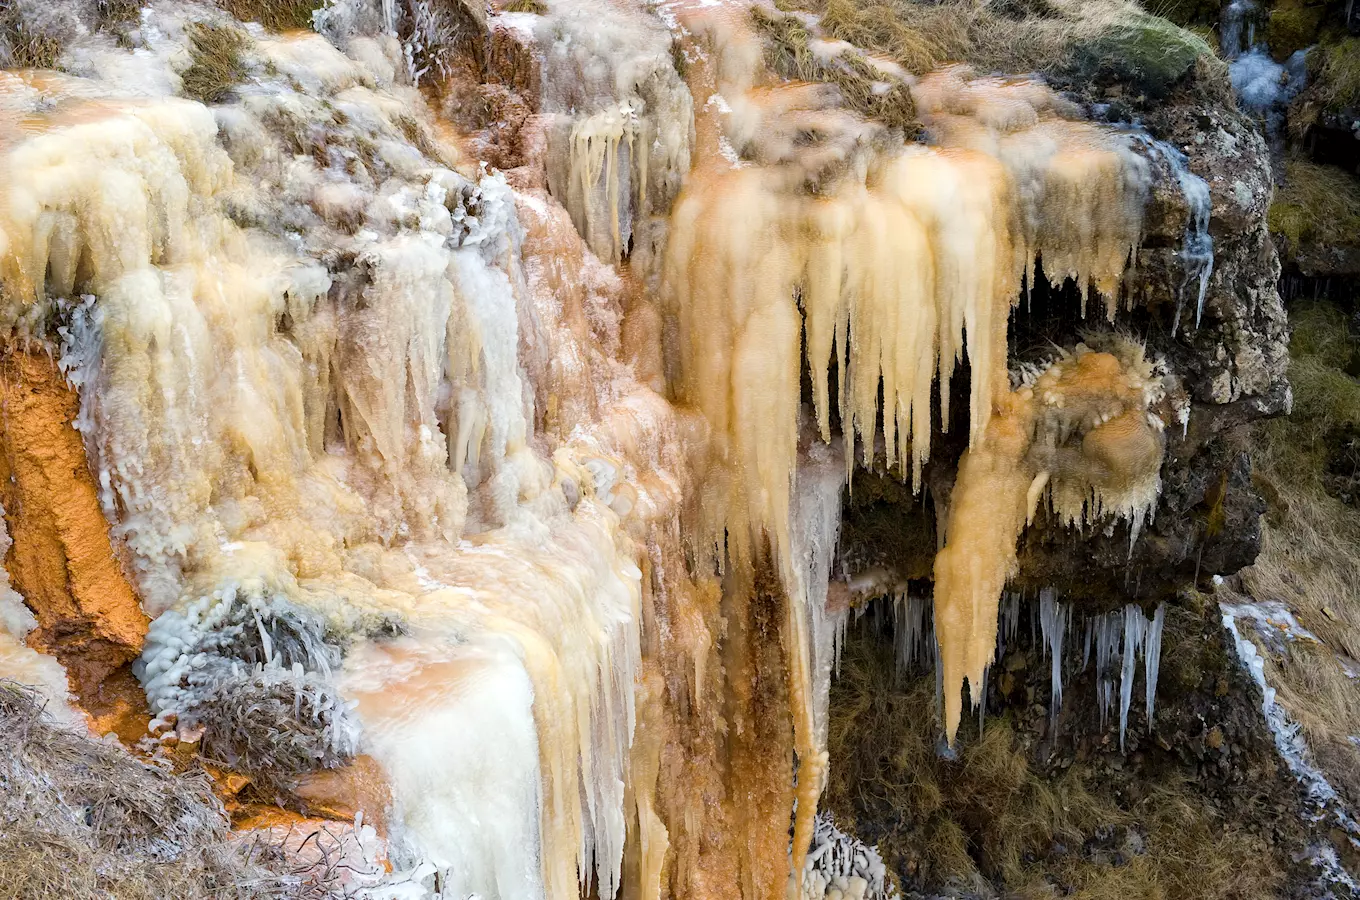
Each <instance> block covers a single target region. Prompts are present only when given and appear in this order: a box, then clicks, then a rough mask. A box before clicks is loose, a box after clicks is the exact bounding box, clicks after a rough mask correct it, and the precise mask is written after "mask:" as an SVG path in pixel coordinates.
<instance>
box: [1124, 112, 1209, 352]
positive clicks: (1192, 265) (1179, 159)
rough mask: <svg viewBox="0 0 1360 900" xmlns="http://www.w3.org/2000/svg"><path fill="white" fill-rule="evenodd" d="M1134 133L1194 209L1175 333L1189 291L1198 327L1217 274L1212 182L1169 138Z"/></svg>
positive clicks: (1185, 244) (1188, 229) (1185, 247)
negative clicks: (1211, 221) (1211, 227)
mask: <svg viewBox="0 0 1360 900" xmlns="http://www.w3.org/2000/svg"><path fill="white" fill-rule="evenodd" d="M1131 134H1132V135H1133V136H1134V139H1135V140H1136V141H1138V143H1140V144H1141V145H1142V146H1143V147H1144V148H1146V149H1147V151H1148V153H1149V155H1151V156H1153V157H1154V158H1156V159H1160V160H1162V161H1163V162H1164V163H1165V164H1166V165H1167V166H1168V167H1169V168H1170V169H1171V173H1172V174H1173V175H1174V176H1175V178H1176V183H1177V184H1178V185H1179V186H1180V189H1181V196H1183V197H1184V198H1185V205H1186V206H1187V207H1188V208H1189V210H1190V218H1189V220H1188V221H1187V222H1186V223H1185V240H1184V241H1183V242H1182V244H1181V249H1180V254H1179V255H1180V259H1181V265H1182V267H1183V268H1184V270H1185V277H1184V279H1183V280H1182V281H1181V286H1180V291H1179V293H1178V295H1177V303H1176V318H1175V321H1173V322H1172V323H1171V333H1172V335H1175V334H1176V331H1177V330H1178V329H1179V327H1180V318H1181V317H1180V312H1181V308H1182V305H1183V304H1184V303H1185V299H1186V296H1187V293H1188V292H1190V291H1193V292H1194V296H1195V327H1196V328H1198V327H1199V324H1200V319H1201V318H1202V317H1203V315H1204V297H1205V295H1206V294H1207V293H1208V290H1209V279H1210V277H1212V276H1213V274H1214V239H1213V237H1212V236H1210V234H1209V219H1210V215H1211V213H1212V211H1213V201H1212V198H1211V197H1210V195H1209V183H1208V182H1207V181H1205V180H1204V179H1203V178H1201V177H1200V176H1199V175H1196V174H1195V173H1194V172H1192V171H1190V160H1189V159H1188V158H1187V157H1186V155H1185V154H1184V153H1182V152H1181V151H1180V150H1179V149H1178V148H1176V147H1175V146H1173V145H1172V144H1170V143H1168V142H1166V141H1159V140H1157V139H1156V138H1154V137H1152V136H1151V135H1149V134H1146V133H1145V132H1142V131H1133V132H1131Z"/></svg>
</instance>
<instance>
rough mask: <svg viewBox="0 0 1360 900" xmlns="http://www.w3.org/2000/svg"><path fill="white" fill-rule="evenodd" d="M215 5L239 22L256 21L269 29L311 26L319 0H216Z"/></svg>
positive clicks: (283, 29)
mask: <svg viewBox="0 0 1360 900" xmlns="http://www.w3.org/2000/svg"><path fill="white" fill-rule="evenodd" d="M217 5H218V6H220V7H221V8H222V9H223V10H225V11H226V12H228V13H230V14H231V16H232V17H233V18H235V19H236V20H237V21H240V22H258V23H260V24H261V25H263V26H264V27H265V28H267V29H269V30H270V31H293V30H296V29H299V28H311V27H312V13H313V12H314V11H315V10H316V8H317V7H318V6H320V5H321V2H320V0H217Z"/></svg>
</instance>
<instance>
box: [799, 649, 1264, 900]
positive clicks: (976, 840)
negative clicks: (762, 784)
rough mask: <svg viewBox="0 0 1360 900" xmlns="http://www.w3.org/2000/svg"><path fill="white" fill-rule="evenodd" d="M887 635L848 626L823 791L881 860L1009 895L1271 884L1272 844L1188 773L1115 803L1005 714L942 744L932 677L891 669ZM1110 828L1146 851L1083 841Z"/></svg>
mask: <svg viewBox="0 0 1360 900" xmlns="http://www.w3.org/2000/svg"><path fill="white" fill-rule="evenodd" d="M885 643H886V642H883V641H879V640H877V639H875V638H872V637H870V638H865V637H862V636H853V635H852V636H851V638H850V640H849V641H848V643H847V646H846V656H845V658H844V660H843V663H842V669H841V677H840V679H839V680H838V681H837V683H836V684H835V685H834V686H833V688H832V696H831V710H832V715H831V724H830V735H829V741H828V744H829V752H830V758H831V773H830V781H829V784H828V787H827V794H826V800H825V805H826V807H827V808H828V809H830V810H832V811H833V812H834V813H835V814H836V815H838V816H840V817H842V818H843V819H844V820H845V821H847V822H855V821H858V822H859V826H860V827H859V837H861V838H862V839H864V840H867V841H871V842H876V843H877V845H878V847H879V850H880V852H882V853H883V856H884V859H885V861H886V862H887V863H888V865H889V866H890V867H892V868H894V869H896V870H897V871H899V872H905V873H907V874H909V875H911V876H914V877H916V878H917V879H918V881H920V882H921V883H923V884H924V885H926V886H929V887H930V888H931V889H938V888H939V887H942V886H945V885H952V886H956V887H961V888H964V889H973V890H978V891H982V892H984V893H986V892H988V891H990V890H991V889H1001V890H1003V891H1004V895H1005V896H1008V897H1054V896H1075V897H1081V898H1088V900H1105V898H1111V900H1128V898H1134V897H1136V898H1163V897H1165V898H1180V897H1196V898H1204V900H1217V898H1222V900H1227V898H1236V900H1248V898H1250V900H1256V898H1260V897H1267V896H1273V895H1274V893H1275V890H1276V888H1277V887H1278V885H1279V881H1280V873H1279V872H1277V871H1276V869H1275V860H1274V857H1273V856H1272V855H1271V854H1270V853H1269V852H1267V851H1266V850H1265V848H1263V847H1261V846H1260V845H1259V844H1257V843H1256V842H1255V841H1254V840H1253V839H1251V838H1249V837H1247V836H1246V835H1244V834H1242V833H1240V832H1238V831H1237V830H1235V829H1233V828H1232V827H1231V826H1230V825H1229V824H1228V823H1225V822H1224V821H1222V819H1221V818H1219V817H1218V816H1217V814H1216V813H1215V812H1214V810H1213V809H1212V808H1211V807H1210V806H1209V805H1208V804H1207V802H1206V801H1205V800H1204V799H1203V798H1202V797H1200V796H1198V795H1197V794H1196V792H1195V785H1193V784H1188V783H1181V782H1178V781H1175V780H1174V779H1172V780H1167V779H1165V778H1163V779H1159V781H1158V783H1157V785H1156V786H1155V787H1151V788H1149V789H1147V790H1145V791H1144V792H1143V794H1142V796H1141V799H1139V800H1137V801H1135V802H1133V803H1132V805H1129V806H1125V805H1121V804H1120V803H1118V802H1116V800H1115V797H1114V791H1113V790H1112V789H1111V787H1110V786H1108V785H1104V784H1102V783H1101V782H1100V780H1099V779H1098V778H1097V777H1096V776H1095V775H1094V773H1093V772H1092V771H1090V770H1089V769H1088V768H1086V767H1083V766H1082V765H1081V764H1078V765H1074V766H1073V767H1072V768H1070V769H1069V770H1067V771H1066V772H1064V773H1063V774H1061V775H1058V776H1055V777H1052V778H1050V777H1047V776H1045V775H1043V774H1042V773H1041V772H1039V771H1036V769H1035V768H1034V767H1032V766H1031V765H1030V763H1029V760H1028V758H1027V757H1026V755H1025V753H1024V751H1023V750H1022V749H1021V748H1020V747H1019V746H1018V745H1017V740H1016V737H1015V735H1014V733H1013V731H1012V729H1011V727H1010V725H1009V723H1008V720H1007V719H1006V718H1005V717H1002V718H998V719H993V720H991V721H989V722H988V723H987V726H986V728H985V729H984V731H983V733H982V735H981V736H980V737H979V736H978V735H977V731H976V726H972V727H971V728H970V727H969V726H967V725H965V733H963V734H962V736H961V742H960V748H959V758H958V759H957V760H956V761H950V760H946V759H943V758H941V757H940V756H938V755H937V753H936V743H935V742H936V725H935V723H936V717H935V715H934V714H933V706H934V683H933V679H931V678H919V679H915V680H913V681H912V682H910V683H908V684H906V685H902V684H900V683H898V679H897V678H896V677H895V674H894V671H893V663H892V657H891V649H890V648H889V647H886V646H884V644H885ZM969 731H971V733H967V732H969ZM1111 833H1115V834H1126V833H1136V834H1140V835H1143V836H1145V838H1144V839H1145V847H1144V850H1145V852H1143V853H1141V854H1140V853H1132V854H1128V855H1127V857H1126V858H1124V859H1115V858H1114V856H1113V854H1109V853H1106V854H1104V855H1102V854H1098V853H1088V852H1084V850H1083V848H1084V847H1086V846H1089V845H1091V844H1093V843H1094V842H1098V841H1099V840H1100V839H1101V838H1102V836H1106V837H1108V835H1110V834H1111ZM1116 862H1119V863H1120V864H1115V863H1116Z"/></svg>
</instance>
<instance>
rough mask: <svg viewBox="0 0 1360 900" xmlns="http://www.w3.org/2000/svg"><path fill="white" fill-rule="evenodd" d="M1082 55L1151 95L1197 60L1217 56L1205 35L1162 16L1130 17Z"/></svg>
mask: <svg viewBox="0 0 1360 900" xmlns="http://www.w3.org/2000/svg"><path fill="white" fill-rule="evenodd" d="M1078 55H1079V57H1082V58H1084V59H1085V60H1086V61H1088V65H1091V66H1092V67H1093V68H1095V69H1096V70H1098V71H1100V72H1103V73H1109V74H1112V75H1114V76H1115V77H1117V78H1119V79H1120V80H1128V81H1132V82H1133V83H1135V84H1136V85H1137V86H1138V88H1139V89H1140V90H1141V91H1142V92H1144V93H1147V94H1152V95H1160V94H1164V93H1165V92H1166V91H1167V90H1168V89H1169V88H1170V87H1171V86H1172V85H1173V84H1175V83H1176V82H1178V81H1180V80H1181V79H1182V78H1184V77H1185V76H1186V75H1187V74H1189V73H1190V71H1191V69H1192V68H1194V65H1195V63H1196V61H1198V60H1199V59H1200V58H1202V57H1206V56H1213V55H1214V50H1213V47H1211V46H1210V45H1209V43H1208V41H1206V40H1205V39H1204V38H1203V37H1201V36H1200V35H1198V34H1195V33H1194V32H1192V31H1190V30H1188V29H1185V28H1181V27H1180V26H1178V25H1176V24H1175V23H1174V22H1171V21H1169V20H1167V19H1163V18H1161V17H1159V16H1153V15H1148V14H1142V15H1137V16H1133V17H1130V18H1128V19H1126V20H1125V21H1123V22H1122V23H1120V24H1118V25H1115V26H1114V27H1112V28H1110V29H1109V30H1107V31H1106V32H1105V33H1104V34H1102V35H1101V36H1100V37H1098V38H1095V39H1094V40H1092V41H1091V42H1089V43H1087V44H1084V45H1082V46H1081V47H1079V49H1078Z"/></svg>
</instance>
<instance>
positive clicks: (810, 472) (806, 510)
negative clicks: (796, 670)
mask: <svg viewBox="0 0 1360 900" xmlns="http://www.w3.org/2000/svg"><path fill="white" fill-rule="evenodd" d="M844 488H845V462H844V461H843V460H842V459H841V458H840V453H839V452H838V448H836V447H834V445H831V444H823V443H821V442H820V441H816V440H811V441H809V442H808V445H807V449H806V455H805V456H804V457H803V458H802V459H801V460H800V465H799V469H798V486H797V490H796V493H795V495H794V503H793V527H792V531H791V537H792V546H793V552H794V557H795V558H796V559H800V560H805V561H806V562H805V567H804V568H803V569H801V570H800V571H799V575H800V589H801V591H802V594H803V596H802V598H801V600H802V605H803V606H804V608H805V609H806V615H807V622H808V640H809V654H808V660H809V662H810V663H811V666H812V672H811V677H810V681H809V683H810V684H811V686H812V695H813V698H814V702H813V730H814V733H815V735H816V745H817V747H818V749H819V750H820V751H825V749H826V728H827V704H828V703H829V702H830V694H829V692H830V689H831V675H832V671H833V669H838V668H839V665H840V648H841V646H842V645H843V643H844V635H845V627H846V623H847V621H848V620H849V618H850V609H849V608H848V607H843V608H840V609H828V606H827V587H828V585H829V584H830V581H831V563H832V561H833V559H834V557H835V553H836V540H837V538H838V537H839V535H840V522H841V493H842V491H843V490H844Z"/></svg>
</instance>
